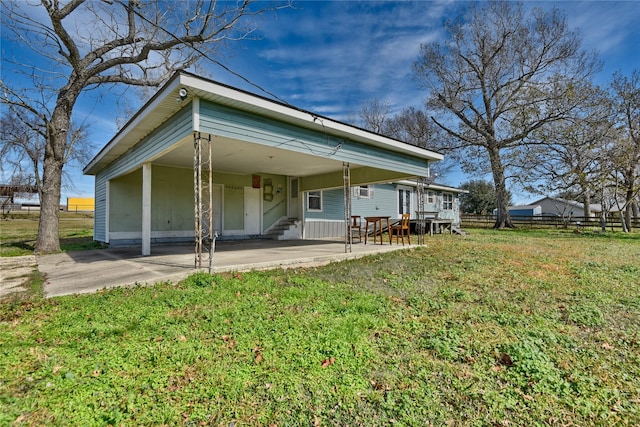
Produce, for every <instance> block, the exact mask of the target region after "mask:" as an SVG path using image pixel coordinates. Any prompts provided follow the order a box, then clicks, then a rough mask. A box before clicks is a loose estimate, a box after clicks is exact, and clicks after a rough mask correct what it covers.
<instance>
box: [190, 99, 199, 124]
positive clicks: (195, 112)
mask: <svg viewBox="0 0 640 427" xmlns="http://www.w3.org/2000/svg"><path fill="white" fill-rule="evenodd" d="M191 123H192V124H193V131H194V132H200V98H198V97H197V96H196V97H194V98H193V101H192V102H191Z"/></svg>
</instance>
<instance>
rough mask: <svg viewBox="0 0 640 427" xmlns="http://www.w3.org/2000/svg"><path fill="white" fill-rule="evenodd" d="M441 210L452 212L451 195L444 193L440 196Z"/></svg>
mask: <svg viewBox="0 0 640 427" xmlns="http://www.w3.org/2000/svg"><path fill="white" fill-rule="evenodd" d="M442 209H444V210H448V211H451V210H453V194H451V193H444V194H443V195H442Z"/></svg>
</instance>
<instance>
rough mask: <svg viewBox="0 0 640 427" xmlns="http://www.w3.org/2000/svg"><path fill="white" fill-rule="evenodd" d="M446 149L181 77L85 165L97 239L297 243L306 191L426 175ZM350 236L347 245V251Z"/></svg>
mask: <svg viewBox="0 0 640 427" xmlns="http://www.w3.org/2000/svg"><path fill="white" fill-rule="evenodd" d="M441 159H442V155H441V154H439V153H435V152H432V151H429V150H426V149H423V148H419V147H416V146H413V145H410V144H406V143H403V142H401V141H397V140H394V139H391V138H387V137H384V136H382V135H378V134H375V133H372V132H368V131H366V130H364V129H360V128H357V127H353V126H350V125H347V124H345V123H341V122H338V121H335V120H332V119H330V118H327V117H322V116H319V115H316V114H314V113H311V112H308V111H304V110H301V109H298V108H296V107H294V106H291V105H289V104H285V103H282V102H278V101H274V100H272V99H268V98H265V97H262V96H258V95H255V94H252V93H249V92H246V91H242V90H239V89H236V88H232V87H230V86H227V85H224V84H221V83H217V82H214V81H212V80H208V79H204V78H202V77H199V76H196V75H193V74H190V73H186V72H179V73H176V74H175V75H174V76H173V77H172V78H171V79H170V80H169V81H168V82H167V83H166V84H165V85H164V86H163V87H162V88H161V89H160V90H159V91H158V93H156V94H155V95H154V96H153V97H152V98H151V99H150V100H149V101H148V102H147V103H146V104H145V105H144V106H143V107H142V109H141V110H140V111H138V113H136V115H134V116H133V117H132V119H131V120H130V121H129V122H128V123H127V124H126V125H125V126H124V127H123V128H122V130H121V131H120V132H118V134H117V135H115V136H114V138H113V139H112V140H111V141H110V142H109V143H107V144H106V145H105V147H104V148H103V149H102V150H101V151H100V152H99V153H98V154H97V155H96V156H95V158H94V159H92V160H91V162H90V163H89V164H88V165H87V166H86V167H85V169H84V172H85V174H88V175H95V177H96V184H95V198H96V211H95V226H94V238H95V240H97V241H100V242H104V243H108V244H110V245H111V246H114V247H115V246H131V245H136V246H140V247H141V250H140V252H141V254H142V255H145V256H147V255H150V254H151V253H152V250H151V246H152V244H153V245H160V244H165V243H176V242H193V241H194V236H195V242H196V244H195V252H196V265H198V256H199V253H200V256H201V255H202V253H203V252H206V251H207V250H208V247H209V246H210V245H211V243H212V241H213V237H214V236H217V237H218V238H219V239H223V240H225V239H226V240H228V239H246V238H257V237H265V236H267V235H270V232H271V231H272V230H273V229H275V228H276V227H278V226H279V225H280V224H281V223H283V222H285V221H290V222H291V223H292V224H293V225H292V227H293V228H294V230H293V231H292V233H289V234H288V238H299V239H303V238H304V218H303V207H304V203H306V200H305V199H304V195H305V194H308V192H312V191H317V190H322V189H330V188H343V189H345V191H344V197H345V203H344V206H345V212H344V217H345V225H346V226H347V229H348V224H349V217H350V200H348V198H349V195H350V191H348V190H349V188H350V187H351V186H355V185H366V184H372V183H378V182H389V181H395V180H402V179H410V178H416V177H427V176H429V163H430V162H432V161H437V160H441ZM348 235H349V233H347V234H346V236H345V237H346V238H345V242H344V243H345V251H350V250H351V245H350V240H349V239H348Z"/></svg>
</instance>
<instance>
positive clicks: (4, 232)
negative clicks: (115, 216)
mask: <svg viewBox="0 0 640 427" xmlns="http://www.w3.org/2000/svg"><path fill="white" fill-rule="evenodd" d="M59 234H60V247H61V249H62V251H73V250H85V249H97V248H99V247H100V244H99V243H97V242H94V241H93V215H92V214H91V215H89V214H72V213H61V218H60V232H59ZM37 236H38V215H12V217H11V218H9V219H0V256H19V255H30V254H32V253H33V248H34V246H35V243H36V237H37Z"/></svg>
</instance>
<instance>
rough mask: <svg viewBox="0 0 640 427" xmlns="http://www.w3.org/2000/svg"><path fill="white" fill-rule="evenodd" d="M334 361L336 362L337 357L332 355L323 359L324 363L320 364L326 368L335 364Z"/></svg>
mask: <svg viewBox="0 0 640 427" xmlns="http://www.w3.org/2000/svg"><path fill="white" fill-rule="evenodd" d="M334 363H336V359H335V358H334V357H331V358H329V359H324V360H323V361H322V365H320V366H322V367H323V368H326V367H328V366H331V365H333V364H334Z"/></svg>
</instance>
